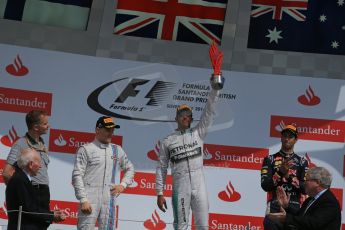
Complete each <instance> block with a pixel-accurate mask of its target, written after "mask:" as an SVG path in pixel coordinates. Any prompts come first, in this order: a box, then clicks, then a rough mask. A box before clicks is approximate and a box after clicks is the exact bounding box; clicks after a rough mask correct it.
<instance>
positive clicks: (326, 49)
mask: <svg viewBox="0 0 345 230" xmlns="http://www.w3.org/2000/svg"><path fill="white" fill-rule="evenodd" d="M248 48H254V49H269V50H285V51H297V52H311V53H323V54H339V55H345V0H252V13H251V18H250V26H249V36H248Z"/></svg>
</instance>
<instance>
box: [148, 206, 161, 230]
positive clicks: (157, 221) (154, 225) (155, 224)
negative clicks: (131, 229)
mask: <svg viewBox="0 0 345 230" xmlns="http://www.w3.org/2000/svg"><path fill="white" fill-rule="evenodd" d="M144 227H145V228H147V229H149V230H162V229H165V227H166V224H165V222H164V221H162V220H161V218H160V216H159V215H158V213H157V211H156V210H155V211H154V212H153V213H152V215H151V219H147V220H145V222H144Z"/></svg>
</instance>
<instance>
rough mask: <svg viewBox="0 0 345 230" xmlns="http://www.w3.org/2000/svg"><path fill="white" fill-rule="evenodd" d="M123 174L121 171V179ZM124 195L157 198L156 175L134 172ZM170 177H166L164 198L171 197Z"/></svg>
mask: <svg viewBox="0 0 345 230" xmlns="http://www.w3.org/2000/svg"><path fill="white" fill-rule="evenodd" d="M122 176H123V172H122V171H121V178H122ZM125 193H127V194H137V195H145V196H157V193H156V174H155V173H146V172H135V175H134V181H133V183H132V184H131V185H130V186H129V187H127V188H126V190H125ZM171 194H172V176H171V175H167V177H166V182H165V186H164V196H166V197H171Z"/></svg>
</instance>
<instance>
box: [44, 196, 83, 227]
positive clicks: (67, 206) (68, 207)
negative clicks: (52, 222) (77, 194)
mask: <svg viewBox="0 0 345 230" xmlns="http://www.w3.org/2000/svg"><path fill="white" fill-rule="evenodd" d="M78 205H79V203H78V202H68V201H61V200H51V201H50V210H56V209H60V210H61V211H62V212H63V213H64V214H65V215H66V219H65V220H64V221H63V222H59V223H58V224H67V225H76V224H77V221H78Z"/></svg>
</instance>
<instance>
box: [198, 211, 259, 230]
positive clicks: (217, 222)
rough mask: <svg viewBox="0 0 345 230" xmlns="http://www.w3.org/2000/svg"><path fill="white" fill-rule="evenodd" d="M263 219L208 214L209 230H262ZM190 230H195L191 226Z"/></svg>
mask: <svg viewBox="0 0 345 230" xmlns="http://www.w3.org/2000/svg"><path fill="white" fill-rule="evenodd" d="M262 222H263V217H256V216H238V215H227V214H217V213H210V214H209V226H210V227H209V229H246V230H263V229H264V228H263V225H262ZM192 229H193V230H195V229H196V228H195V227H194V226H192Z"/></svg>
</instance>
